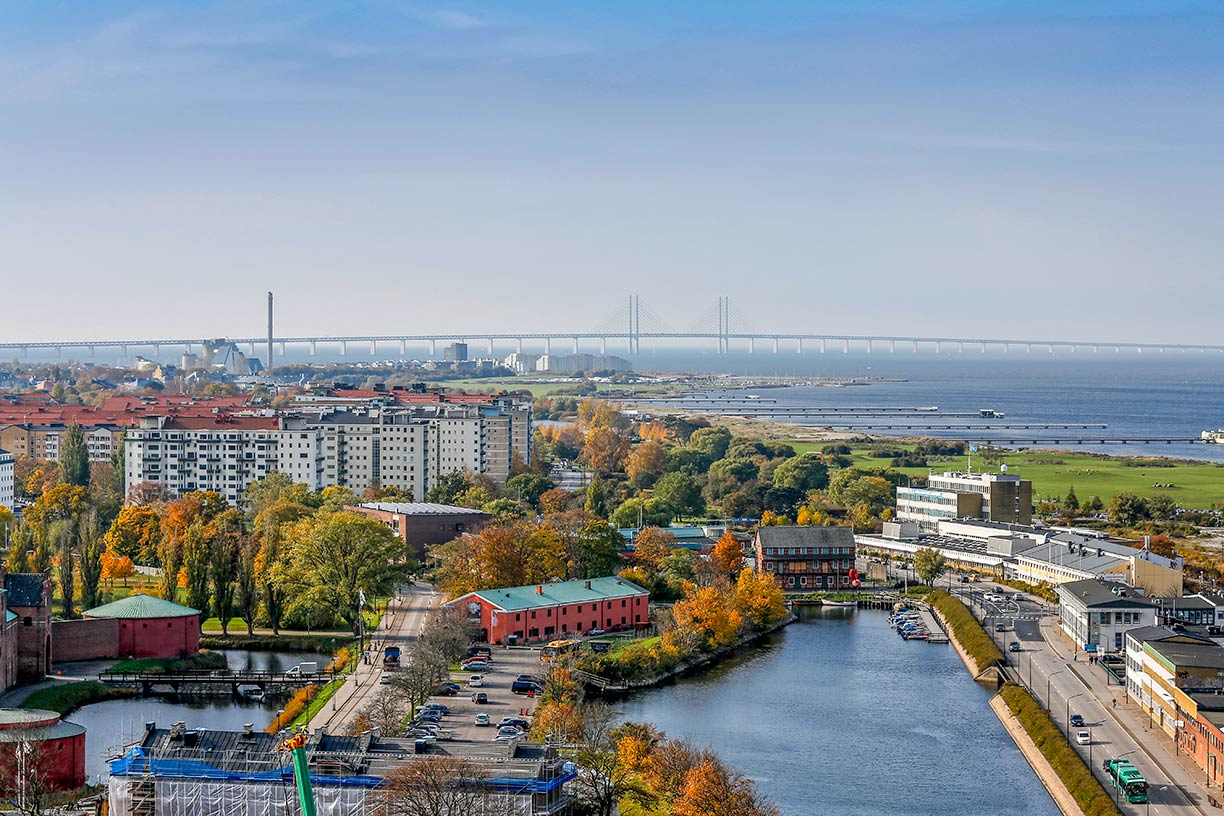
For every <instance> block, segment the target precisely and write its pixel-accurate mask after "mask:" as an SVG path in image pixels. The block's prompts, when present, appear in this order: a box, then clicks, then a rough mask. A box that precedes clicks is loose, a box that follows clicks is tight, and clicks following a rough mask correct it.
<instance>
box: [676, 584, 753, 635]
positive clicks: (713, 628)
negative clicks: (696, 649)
mask: <svg viewBox="0 0 1224 816" xmlns="http://www.w3.org/2000/svg"><path fill="white" fill-rule="evenodd" d="M672 618H673V619H674V620H675V621H676V626H677V627H679V628H680V629H682V630H685V631H687V632H690V633H692V634H693V635H695V636H696V637H697V639H698V644H699V646H700V648H702V649H707V650H709V649H718V648H720V647H722V646H726V645H728V644H730V643H732V642H734V641H735V638H736V636H737V635H739V631H740V627H741V626H742V625H743V623H744V616H743V615H741V614H740V613H739V611H738V610H736V609H735V608H733V607H732V605H731V604H728V603H727V597H726V592H725V591H723V590H721V589H720V588H719V587H715V586H708V587H702V588H701V589H695V588H694V589H692V590H691V591H690V592H688V593H686V596H685V598H684V599H683V600H680V601H677V602H676V605H675V606H673V607H672Z"/></svg>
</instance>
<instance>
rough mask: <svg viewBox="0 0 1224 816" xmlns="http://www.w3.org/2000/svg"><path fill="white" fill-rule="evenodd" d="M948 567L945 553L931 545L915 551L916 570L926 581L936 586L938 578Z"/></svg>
mask: <svg viewBox="0 0 1224 816" xmlns="http://www.w3.org/2000/svg"><path fill="white" fill-rule="evenodd" d="M947 569H948V563H947V559H945V558H944V556H943V553H941V552H939V551H938V550H936V549H933V548H931V547H923V548H922V549H920V550H918V551H917V552H916V553H914V572H916V573H918V577H919V578H921V579H922V580H923V581H924V582H925V583H927V584H929V585H931V586H934V584H935V581H936V579H938V578H939V576H941V575H943V574H944V572H946V571H947Z"/></svg>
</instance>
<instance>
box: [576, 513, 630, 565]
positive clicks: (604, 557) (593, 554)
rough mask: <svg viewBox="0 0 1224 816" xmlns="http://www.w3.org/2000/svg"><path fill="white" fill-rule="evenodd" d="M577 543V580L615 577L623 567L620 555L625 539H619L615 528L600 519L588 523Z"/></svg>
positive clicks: (619, 536)
mask: <svg viewBox="0 0 1224 816" xmlns="http://www.w3.org/2000/svg"><path fill="white" fill-rule="evenodd" d="M578 543H579V550H578V551H579V558H578V564H576V565H575V566H576V572H577V576H576V577H578V578H602V577H604V576H607V575H615V574H616V571H617V570H619V569H620V568H621V567H623V566H624V565H625V561H624V559H623V558H621V554H620V551H621V550H622V549H624V547H625V539H623V538H621V534H620V533H618V532H617V531H616V528H615V527H613V526H612V525H610V524H608V523H607V522H606V521H604V520H602V519H598V520H592V521H591V522H590V523H588V524H587V525H586V528H585V529H584V530H583V531H582V534H581V535H580V536H579V539H578Z"/></svg>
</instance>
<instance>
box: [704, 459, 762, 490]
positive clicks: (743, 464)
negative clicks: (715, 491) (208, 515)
mask: <svg viewBox="0 0 1224 816" xmlns="http://www.w3.org/2000/svg"><path fill="white" fill-rule="evenodd" d="M760 472H761V468H760V466H759V465H757V463H756V462H754V461H752V460H751V459H732V458H730V457H727V458H726V459H719V460H718V461H717V462H715V463H714V464H712V465H710V477H711V478H714V477H718V476H726V477H730V478H731V479H732V480H734V481H735V482H737V483H739V484H742V483H744V482H750V481H752V480H753V479H755V478H756V477H757V474H758V473H760Z"/></svg>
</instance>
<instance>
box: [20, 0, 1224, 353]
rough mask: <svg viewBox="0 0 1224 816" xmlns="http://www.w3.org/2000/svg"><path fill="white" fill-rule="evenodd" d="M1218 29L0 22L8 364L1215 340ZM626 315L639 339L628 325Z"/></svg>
mask: <svg viewBox="0 0 1224 816" xmlns="http://www.w3.org/2000/svg"><path fill="white" fill-rule="evenodd" d="M1221 41H1224V6H1221V5H1220V4H1219V3H1216V2H1187V1H1184V0H1165V1H1164V2H1160V3H1152V2H1132V0H1108V1H1107V0H1092V1H1091V2H1088V1H1087V0H1060V1H1059V2H1047V0H1028V2H1024V3H1017V2H1006V3H1005V2H995V1H994V0H975V1H974V2H947V0H931V1H930V2H915V1H912V0H870V1H868V0H862V1H861V2H855V1H854V0H819V2H812V1H811V0H808V1H807V2H799V1H798V0H754V1H753V2H742V0H737V1H736V2H730V1H729V0H700V2H682V1H681V0H676V1H675V2H663V3H661V2H658V0H651V2H645V0H618V2H614V3H609V2H607V0H566V2H541V1H540V0H518V2H504V3H495V2H482V1H474V2H466V1H465V0H456V2H441V3H433V2H411V1H409V0H350V2H344V3H335V2H331V0H326V1H324V0H295V2H278V1H276V0H267V1H261V0H249V1H247V2H238V1H237V0H228V1H225V2H214V1H212V0H191V1H190V2H188V1H186V0H184V1H183V2H173V0H166V1H159V2H147V0H141V1H139V2H137V1H135V0H127V1H124V0H114V1H113V2H110V1H108V0H94V2H90V3H80V2H70V1H68V0H7V2H6V3H5V11H4V14H3V15H2V16H0V305H2V308H0V341H21V340H54V339H85V338H127V337H133V338H134V337H184V336H251V335H255V336H258V335H260V334H262V333H263V331H264V308H265V306H264V292H265V291H266V290H273V291H274V292H275V293H276V299H277V333H278V334H285V335H290V336H293V335H309V334H316V335H338V334H426V333H429V332H452V333H464V332H471V333H473V334H475V333H478V332H479V331H516V330H544V329H549V330H555V331H567V330H573V331H582V330H590V329H595V328H597V327H601V326H604V325H606V324H608V323H609V321H612V320H613V317H614V315H615V313H616V312H617V311H618V309H621V308H622V307H623V304H624V303H625V302H626V299H627V297H628V295H630V294H633V293H636V294H638V295H639V296H640V297H641V301H642V303H643V305H644V306H645V307H647V308H649V310H650V313H651V314H652V315H657V316H658V320H659V322H660V324H661V325H663V326H666V327H668V328H671V329H673V330H677V331H683V330H689V329H693V328H696V327H698V326H700V325H703V320H702V317H703V315H705V316H707V319H708V316H709V315H710V314H712V313H713V306H714V304H715V302H716V300H717V298H718V297H719V296H720V295H726V296H728V297H730V298H731V302H732V304H733V308H734V312H735V315H736V326H737V327H739V328H743V329H753V330H757V331H783V332H785V331H790V332H811V333H820V332H829V333H843V332H845V333H856V334H919V335H940V334H942V335H961V334H965V335H969V336H1010V337H1037V338H1040V337H1053V338H1073V339H1128V340H1135V341H1156V342H1161V341H1166V342H1206V343H1220V342H1224V337H1222V336H1221V333H1220V328H1221V321H1220V319H1219V315H1220V311H1221V308H1224V307H1222V305H1221V304H1224V263H1222V261H1224V243H1222V242H1221V240H1220V239H1221V236H1222V235H1224V228H1222V218H1221V216H1222V214H1224V166H1222V164H1221V153H1220V145H1221V144H1224V104H1221V102H1224V99H1222V98H1221V97H1222V96H1224V93H1222V91H1224V84H1222V83H1221V79H1222V75H1224V49H1220V48H1219V43H1220V42H1221ZM644 323H645V321H644Z"/></svg>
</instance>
